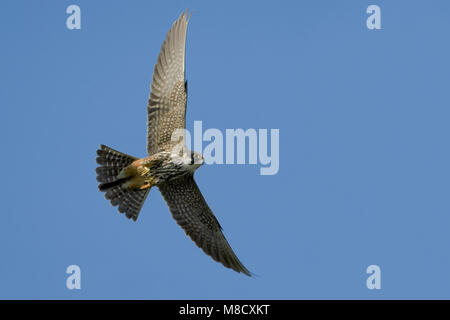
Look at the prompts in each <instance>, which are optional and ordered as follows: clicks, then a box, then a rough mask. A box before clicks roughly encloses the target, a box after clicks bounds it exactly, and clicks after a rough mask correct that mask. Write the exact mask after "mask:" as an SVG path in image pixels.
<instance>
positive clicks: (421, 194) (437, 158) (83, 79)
mask: <svg viewBox="0 0 450 320" xmlns="http://www.w3.org/2000/svg"><path fill="white" fill-rule="evenodd" d="M70 4H77V5H79V6H80V7H81V11H82V22H81V23H82V28H81V30H68V29H67V28H66V18H67V16H68V15H67V14H66V12H65V11H66V8H67V6H69V5H70ZM371 4H377V5H379V6H380V7H381V13H382V14H381V19H382V21H381V23H382V30H368V29H367V27H366V19H367V17H368V14H366V8H367V6H369V5H371ZM186 8H189V9H191V10H192V11H193V15H192V18H191V21H190V25H189V29H188V37H187V60H186V62H187V78H188V80H189V104H188V113H187V123H188V128H192V126H193V121H194V120H202V121H203V126H204V128H218V129H220V130H225V129H226V128H244V129H247V128H269V129H270V128H278V129H280V171H279V173H278V174H277V175H274V176H261V175H260V174H259V167H258V166H256V165H241V166H238V165H215V166H214V165H211V166H203V167H202V168H200V169H199V171H198V172H197V174H196V179H197V181H198V184H199V186H200V188H201V190H202V192H203V194H204V196H205V198H206V199H207V201H208V203H209V204H210V206H211V208H212V209H213V211H214V212H215V213H216V215H217V217H218V219H219V220H220V222H221V224H222V226H223V227H224V230H225V234H226V236H227V237H228V239H229V241H230V243H231V245H232V247H233V248H234V249H235V251H236V253H237V254H238V256H239V257H240V258H241V260H242V261H243V263H244V264H245V265H246V266H247V267H248V268H249V269H250V270H251V271H253V272H255V273H256V274H258V275H259V277H256V278H247V277H245V276H243V275H242V274H237V273H235V272H233V271H230V270H228V269H225V268H223V267H222V266H221V265H220V264H218V263H215V262H214V261H213V260H212V259H210V258H209V257H208V256H206V255H204V254H203V252H202V251H201V250H200V249H198V248H197V247H196V246H195V245H194V243H193V242H192V241H191V240H190V239H189V238H187V237H186V235H185V234H184V232H183V231H182V229H181V228H180V227H179V226H178V225H177V224H176V223H175V221H174V220H173V219H172V217H171V215H170V213H169V211H168V209H167V206H166V204H165V203H164V201H163V199H162V197H161V196H160V194H159V191H158V190H157V189H156V188H155V189H154V190H152V191H151V193H150V195H149V197H148V199H147V202H146V203H145V205H144V208H143V211H142V212H141V215H140V217H139V219H138V222H137V223H134V222H132V221H129V220H127V219H126V218H125V217H124V216H123V215H120V214H119V213H118V212H117V209H116V208H113V207H111V206H110V204H109V203H108V202H107V201H105V200H104V198H103V194H101V193H100V192H99V191H98V190H97V182H96V179H95V167H96V163H95V157H96V155H95V151H96V149H97V148H98V146H99V144H101V143H102V144H106V145H109V146H111V147H113V148H116V149H118V150H120V151H123V152H126V153H129V154H132V155H136V156H140V157H141V156H145V145H146V142H145V137H146V103H147V98H148V95H149V86H150V80H151V77H152V72H153V66H154V63H155V61H156V58H157V55H158V52H159V49H160V46H161V43H162V41H163V40H164V37H165V35H166V32H167V31H168V29H169V28H170V26H171V24H172V22H173V21H174V20H175V19H176V18H177V17H178V16H179V14H180V13H181V12H182V11H184V10H185V9H186ZM449 16H450V2H448V1H444V0H442V1H438V0H435V1H425V0H422V1H379V0H371V1H361V0H354V1H331V0H330V1H317V0H315V1H312V0H311V1H289V2H288V1H285V2H281V3H275V2H273V1H164V2H162V1H151V2H150V1H123V0H122V1H80V0H72V1H56V0H54V1H1V3H0V48H1V50H0V57H1V59H0V70H1V71H0V105H1V110H2V116H1V118H0V124H1V125H0V136H1V148H2V157H1V160H0V162H1V168H2V173H1V176H2V183H1V184H0V191H1V193H0V194H1V200H2V209H1V214H0V255H1V258H0V298H39V299H42V298H58V299H60V298H62V299H78V298H84V299H93V298H105V299H108V298H113V299H118V298H126V299H128V298H138V299H144V298H145V299H174V298H176V299H185V298H186V299H188V298H189V299H197V298H203V299H226V298H236V299H241V298H245V299H247V298H254V299H266V298H267V299H303V298H327V299H329V298H343V299H346V298H361V299H366V298H367V299H379V298H450V289H449V287H450V273H449V270H450V232H449V229H450V202H449V193H450V182H449V181H450V169H449V164H450V149H449V137H450V126H449V119H450V98H449V83H450V62H449V57H450V45H449V31H450V19H449ZM71 264H76V265H79V266H80V267H81V272H82V289H81V290H79V291H77V290H72V291H70V290H68V289H66V286H65V283H66V277H67V276H68V275H67V274H66V273H65V271H66V268H67V266H69V265H71ZM372 264H376V265H379V266H380V267H381V272H382V280H381V285H382V289H381V290H378V291H377V290H368V289H367V288H366V278H367V276H368V275H367V274H366V268H367V266H369V265H372Z"/></svg>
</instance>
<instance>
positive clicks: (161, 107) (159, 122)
mask: <svg viewBox="0 0 450 320" xmlns="http://www.w3.org/2000/svg"><path fill="white" fill-rule="evenodd" d="M188 21H189V17H188V16H187V11H186V12H185V13H183V14H181V16H180V17H179V18H178V20H177V21H175V22H174V24H173V25H172V28H170V30H169V32H168V33H167V36H166V40H164V43H163V44H162V46H161V52H160V53H159V56H158V61H157V62H156V65H155V69H154V71H153V80H152V85H151V93H150V99H149V101H148V106H147V111H148V128H147V152H148V154H149V155H152V154H154V153H157V152H159V151H168V150H170V149H171V147H172V145H173V143H171V138H172V133H173V132H174V130H176V129H184V128H185V127H186V123H185V116H186V87H185V78H184V56H185V45H186V31H187V26H188Z"/></svg>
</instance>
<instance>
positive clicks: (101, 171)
mask: <svg viewBox="0 0 450 320" xmlns="http://www.w3.org/2000/svg"><path fill="white" fill-rule="evenodd" d="M97 155H98V156H97V159H96V160H97V163H98V164H100V167H97V168H96V170H95V171H96V172H97V181H98V182H100V184H99V185H98V188H99V190H100V191H103V192H105V198H106V199H107V200H110V201H111V204H112V205H113V206H117V205H118V206H119V208H118V209H119V212H120V213H125V216H126V217H127V218H129V219H133V220H134V221H136V219H137V218H138V215H139V212H140V211H141V208H142V205H143V204H144V202H145V199H146V197H147V195H148V192H149V191H150V188H148V189H143V190H141V189H135V190H129V189H124V188H122V183H123V182H125V181H127V180H128V178H122V179H117V175H118V174H119V173H120V171H121V170H122V169H123V168H125V167H126V166H129V165H130V164H131V163H132V162H133V161H135V160H136V159H137V158H135V157H132V156H129V155H127V154H125V153H122V152H119V151H117V150H114V149H111V148H109V147H107V146H104V145H101V146H100V150H97Z"/></svg>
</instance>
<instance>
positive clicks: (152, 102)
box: [96, 11, 250, 276]
mask: <svg viewBox="0 0 450 320" xmlns="http://www.w3.org/2000/svg"><path fill="white" fill-rule="evenodd" d="M189 18H190V16H189V17H188V16H187V11H186V12H185V13H183V14H181V16H180V17H179V18H178V20H177V21H175V22H174V24H173V25H172V28H171V29H170V30H169V32H168V33H167V36H166V39H165V41H164V43H163V44H162V47H161V51H160V53H159V56H158V60H157V62H156V64H155V68H154V71H153V79H152V84H151V94H150V98H149V100H148V106H147V111H148V129H147V152H148V157H145V158H141V159H138V158H135V157H132V156H129V155H127V154H124V153H121V152H119V151H116V150H114V149H111V148H109V147H107V146H104V145H101V147H100V149H99V150H97V155H98V157H97V163H98V164H100V166H99V167H97V169H96V172H97V180H98V182H100V184H99V186H98V187H99V189H100V191H103V192H105V198H106V199H108V200H110V201H111V204H112V205H113V206H118V209H119V212H121V213H125V215H126V217H127V218H130V219H133V220H134V221H136V219H137V218H138V215H139V212H140V210H141V208H142V205H143V204H144V201H145V198H146V197H147V195H148V193H149V191H150V188H151V187H153V186H157V187H158V188H159V190H160V191H161V194H162V195H163V197H164V199H165V200H166V202H167V205H168V206H169V209H170V211H171V212H172V215H173V217H174V219H175V220H176V222H177V223H178V224H179V225H180V226H181V227H182V228H183V229H184V231H185V232H186V234H187V235H188V236H189V237H191V239H192V240H193V241H194V242H195V243H196V244H197V246H199V247H200V248H201V249H203V251H204V252H205V253H206V254H208V255H209V256H211V257H212V258H213V259H214V260H216V261H218V262H220V263H222V264H223V265H224V266H225V267H227V268H231V269H233V270H235V271H237V272H242V273H244V274H246V275H248V276H250V272H249V271H248V270H247V269H246V268H245V267H244V265H243V264H242V263H241V262H240V261H239V259H238V258H237V256H236V255H235V254H234V252H233V250H232V249H231V247H230V245H229V244H228V241H227V240H226V239H225V236H224V235H223V233H222V228H221V226H220V224H219V222H218V221H217V219H216V217H215V216H214V214H213V213H212V211H211V209H210V208H209V206H208V204H207V203H206V201H205V199H204V198H203V196H202V194H201V192H200V190H199V188H198V186H197V184H196V182H195V180H194V172H195V170H197V169H198V168H199V167H200V166H201V165H202V164H203V156H202V155H201V154H199V153H197V152H193V151H190V150H187V149H186V148H185V146H184V143H185V141H184V139H185V137H184V136H183V135H181V138H180V140H181V143H182V144H183V146H184V147H182V148H176V147H177V146H178V145H180V141H177V140H176V139H174V138H173V136H174V133H176V132H177V130H179V129H182V130H184V129H185V126H186V124H185V122H186V117H185V116H186V97H187V85H186V81H185V74H184V69H185V62H184V60H185V44H186V31H187V26H188V21H189Z"/></svg>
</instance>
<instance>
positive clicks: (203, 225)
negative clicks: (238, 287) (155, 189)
mask: <svg viewBox="0 0 450 320" xmlns="http://www.w3.org/2000/svg"><path fill="white" fill-rule="evenodd" d="M159 190H160V191H161V193H162V195H163V197H164V199H165V200H166V202H167V205H168V206H169V209H170V211H171V212H172V215H173V217H174V218H175V220H176V221H177V223H178V224H179V225H180V226H181V227H182V228H183V229H184V231H185V232H186V234H187V235H188V236H189V237H191V239H192V240H193V241H194V242H195V243H196V244H197V246H199V247H200V248H202V249H203V251H204V252H205V253H206V254H208V255H209V256H211V257H212V258H213V259H214V260H216V261H218V262H220V263H222V264H223V265H224V266H225V267H227V268H231V269H233V270H235V271H237V272H243V273H244V274H246V275H248V276H250V272H249V271H248V270H247V269H246V268H245V267H244V265H243V264H242V263H241V262H240V261H239V259H238V258H237V257H236V255H235V254H234V252H233V250H232V249H231V247H230V245H229V244H228V241H227V240H226V239H225V236H224V235H223V233H222V231H221V229H222V228H221V227H220V225H219V222H218V221H217V219H216V217H215V216H214V214H213V213H212V211H211V209H210V208H209V206H208V204H207V203H206V201H205V199H204V198H203V196H202V194H201V192H200V190H199V188H198V186H197V184H196V183H195V181H194V177H193V176H192V175H190V176H185V177H182V178H178V179H175V180H169V181H168V182H165V183H163V184H162V185H160V186H159Z"/></svg>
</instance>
